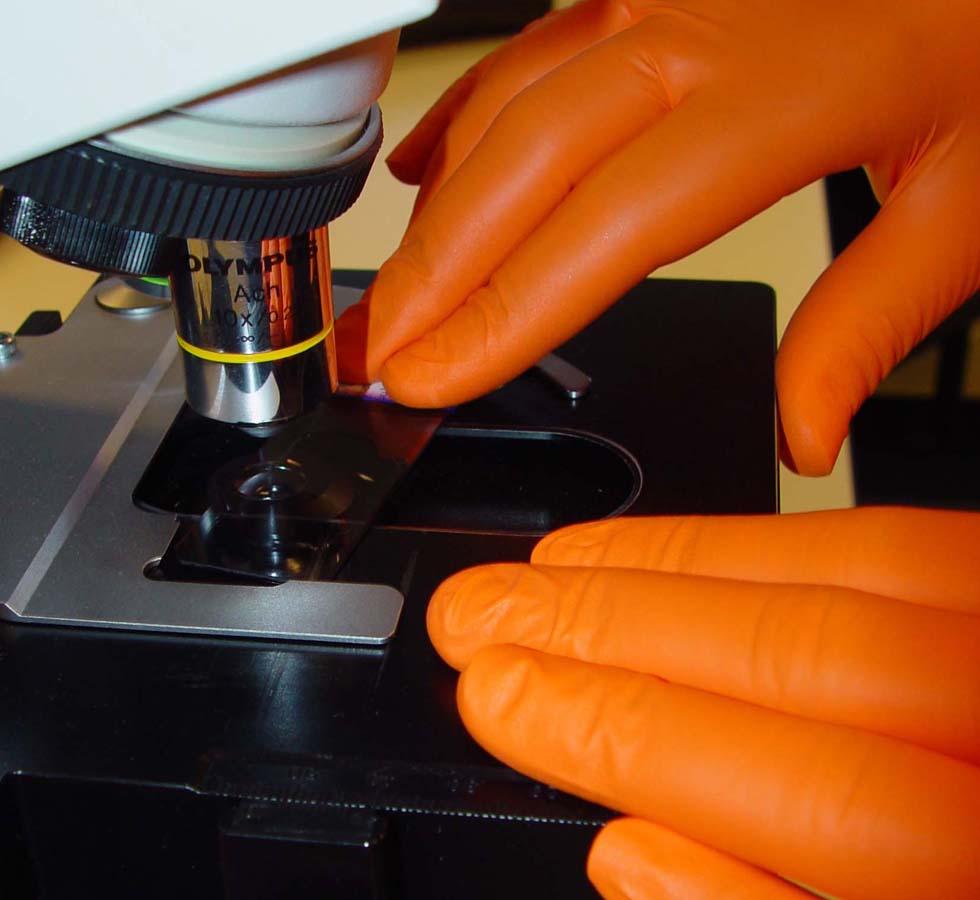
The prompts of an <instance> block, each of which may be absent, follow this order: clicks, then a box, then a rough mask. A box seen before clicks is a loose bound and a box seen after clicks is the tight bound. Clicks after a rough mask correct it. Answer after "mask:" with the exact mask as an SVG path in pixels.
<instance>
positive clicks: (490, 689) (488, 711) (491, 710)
mask: <svg viewBox="0 0 980 900" xmlns="http://www.w3.org/2000/svg"><path fill="white" fill-rule="evenodd" d="M537 656H538V654H535V653H534V652H533V651H531V650H524V649H522V648H520V647H513V646H510V645H508V644H497V645H493V646H490V647H484V648H483V649H481V650H480V651H479V652H478V653H476V654H475V655H474V657H473V658H472V659H471V660H470V663H469V665H468V666H467V667H466V668H465V669H464V670H463V673H462V675H460V677H459V683H458V684H457V687H456V705H457V707H458V709H459V714H460V717H461V718H462V720H463V724H464V725H466V728H467V730H468V731H469V732H470V734H471V735H473V737H474V738H475V739H476V740H477V741H478V742H479V743H480V744H481V745H482V746H483V747H485V748H486V749H487V750H489V751H490V752H491V753H493V754H494V755H495V756H498V757H500V758H502V759H504V761H505V762H506V761H508V757H512V756H513V754H512V753H510V752H508V750H509V749H512V743H513V739H514V735H515V734H517V735H520V733H522V732H523V730H524V728H525V727H528V728H533V727H534V723H533V722H525V721H524V719H525V717H524V716H522V715H521V705H522V703H523V700H524V698H525V697H526V696H527V693H528V685H529V683H530V682H531V681H532V680H533V679H534V670H535V668H536V666H537V659H536V657H537Z"/></svg>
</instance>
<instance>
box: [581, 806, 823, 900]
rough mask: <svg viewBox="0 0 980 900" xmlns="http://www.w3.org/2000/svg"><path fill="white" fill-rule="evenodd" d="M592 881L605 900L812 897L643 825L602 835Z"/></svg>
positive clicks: (621, 825) (615, 827)
mask: <svg viewBox="0 0 980 900" xmlns="http://www.w3.org/2000/svg"><path fill="white" fill-rule="evenodd" d="M588 875H589V880H590V881H591V882H592V884H594V885H595V887H596V890H598V891H599V893H600V894H602V896H603V897H604V898H605V900H649V898H654V897H656V898H657V900H716V898H718V897H725V898H726V900H750V898H751V900H804V898H807V897H810V896H811V895H810V894H808V893H806V892H805V891H801V890H798V889H797V888H795V887H793V886H792V885H791V884H789V882H786V881H784V880H783V879H782V878H779V877H777V876H775V875H772V874H770V873H768V872H765V871H763V870H762V869H758V868H756V867H755V866H752V865H749V864H748V863H744V862H742V861H741V860H738V859H735V858H734V857H732V856H729V855H728V854H726V853H720V852H719V851H717V850H713V849H711V848H710V847H706V846H705V845H704V844H699V843H698V842H697V841H692V840H690V839H689V838H686V837H683V836H682V835H680V834H677V833H676V832H674V831H670V830H669V829H667V828H662V827H661V826H660V825H655V824H654V823H653V822H647V821H645V820H643V819H629V818H627V819H616V820H614V821H612V822H610V823H609V824H608V825H607V826H606V827H605V828H603V829H602V831H600V832H599V834H598V836H597V837H596V839H595V841H594V842H593V844H592V850H591V851H590V853H589V862H588Z"/></svg>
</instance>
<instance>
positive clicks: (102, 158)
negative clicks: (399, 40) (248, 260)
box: [0, 106, 381, 275]
mask: <svg viewBox="0 0 980 900" xmlns="http://www.w3.org/2000/svg"><path fill="white" fill-rule="evenodd" d="M361 143H363V144H364V146H363V150H362V151H361V152H358V153H356V154H355V155H354V156H353V157H352V158H350V159H348V160H347V161H346V162H344V163H342V164H341V165H337V166H332V167H328V168H324V169H322V170H317V171H312V172H303V173H300V174H295V175H283V176H278V175H266V174H242V173H234V174H228V173H223V172H214V171H210V170H200V169H193V168H184V167H181V166H179V165H167V164H163V163H158V162H151V161H148V160H144V159H139V158H136V157H131V156H126V155H124V154H121V153H115V152H113V151H111V150H106V149H104V148H102V147H99V146H95V145H93V144H87V143H82V144H74V145H72V146H70V147H65V148H64V149H62V150H58V151H56V152H54V153H49V154H47V155H45V156H41V157H38V158H36V159H32V160H29V161H28V162H26V163H23V164H21V165H19V166H15V167H13V168H11V169H7V170H5V171H3V172H0V184H2V185H3V197H2V200H0V230H3V231H4V232H5V233H6V234H9V235H10V236H11V237H13V238H14V239H15V240H17V241H19V242H20V243H22V244H24V245H25V246H27V247H30V248H31V249H33V250H37V251H38V252H40V253H43V254H45V255H46V256H51V257H54V258H56V259H60V260H63V261H65V262H71V263H74V264H76V265H80V266H83V267H85V268H91V269H96V270H99V271H111V272H122V273H127V274H132V275H166V274H167V272H168V271H169V266H170V257H171V254H172V248H171V240H170V239H173V238H184V239H186V238H204V239H213V240H229V241H251V240H261V239H264V238H273V237H286V236H289V235H297V234H303V233H305V232H307V231H310V230H312V229H314V228H319V227H320V226H321V225H326V224H327V223H328V222H330V221H332V220H333V219H335V218H337V216H339V215H340V214H341V213H343V212H345V211H346V210H347V209H348V208H349V207H350V206H351V205H352V204H353V203H354V201H355V200H356V199H357V197H358V196H359V195H360V193H361V190H362V189H363V187H364V182H365V180H366V179H367V176H368V172H369V171H370V169H371V165H372V163H373V162H374V158H375V156H377V153H378V149H379V148H380V146H381V127H380V112H379V110H378V108H377V107H376V106H375V107H374V108H373V109H372V110H371V113H370V115H369V120H368V129H367V131H366V132H365V136H364V137H362V139H361Z"/></svg>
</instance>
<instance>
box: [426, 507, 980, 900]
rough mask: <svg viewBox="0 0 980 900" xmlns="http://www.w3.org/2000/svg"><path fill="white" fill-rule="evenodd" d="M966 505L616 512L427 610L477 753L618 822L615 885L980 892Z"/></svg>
mask: <svg viewBox="0 0 980 900" xmlns="http://www.w3.org/2000/svg"><path fill="white" fill-rule="evenodd" d="M978 547H980V515H976V514H970V513H956V512H935V511H925V510H911V509H908V510H902V509H870V508H869V509H857V510H847V511H839V512H829V513H809V514H800V515H792V516H781V517H775V516H773V517H765V516H760V517H724V518H662V519H618V520H617V519H614V520H608V521H605V522H599V523H594V524H587V525H580V526H573V527H571V528H567V529H564V530H562V531H558V532H556V533H555V534H553V535H551V536H549V537H547V538H545V539H544V540H543V541H542V542H541V543H540V544H538V546H537V548H536V549H535V551H534V554H533V556H532V559H531V564H530V565H496V566H484V567H479V568H476V569H472V570H468V571H465V572H462V573H460V574H458V575H456V576H454V577H453V578H450V579H449V580H448V581H447V582H445V583H444V584H443V585H442V586H441V587H440V588H439V590H438V591H437V593H436V595H435V596H434V598H433V600H432V604H431V606H430V609H429V617H428V623H429V633H430V636H431V637H432V640H433V643H434V644H435V646H436V648H437V650H438V651H439V653H440V654H441V655H442V656H443V658H444V659H445V660H446V661H447V662H449V663H450V664H451V665H453V666H455V667H456V668H459V669H462V670H463V675H462V677H461V678H460V681H459V689H458V702H459V709H460V713H461V714H462V717H463V720H464V722H465V723H466V726H467V728H468V729H469V730H470V732H471V733H472V734H473V736H474V737H475V738H476V739H477V740H478V741H479V742H480V743H481V744H482V745H483V746H484V747H486V749H487V750H489V751H490V752H491V753H493V754H494V755H495V756H497V757H499V758H500V759H501V760H503V761H504V762H506V763H507V764H509V765H511V766H513V767H514V768H516V769H518V770H520V771H521V772H524V773H526V774H527V775H530V776H532V777H534V778H537V779H540V780H542V781H545V782H547V783H549V784H552V785H555V786H557V787H560V788H563V789H564V790H567V791H571V792H573V793H575V794H579V795H581V796H583V797H586V798H588V799H591V800H595V801H597V802H599V803H603V804H605V805H607V806H610V807H612V808H614V809H617V810H621V811H622V812H625V813H627V814H628V815H629V816H631V817H632V818H628V819H625V820H619V821H617V822H613V823H612V824H611V825H609V826H607V827H606V828H605V829H604V830H603V831H602V832H601V833H600V834H599V836H598V838H597V839H596V842H595V845H594V846H593V849H592V852H591V855H590V859H589V874H590V877H591V878H592V880H593V881H594V883H595V884H596V885H597V886H598V887H599V889H600V890H601V891H602V893H603V894H604V896H606V897H608V898H612V897H616V898H625V897H629V898H641V897H642V898H648V897H676V898H685V900H688V898H700V897H704V898H716V897H720V896H724V897H773V898H777V897H784V898H790V897H799V896H803V894H802V893H801V892H800V891H798V890H797V889H796V888H795V887H792V886H790V885H789V884H788V883H787V882H786V881H783V880H782V878H779V877H777V876H776V875H774V874H772V873H778V874H779V875H780V876H784V877H786V878H789V879H793V880H794V881H798V882H801V883H803V884H806V885H809V886H812V887H814V888H817V889H819V890H821V891H825V892H828V893H830V894H833V895H835V896H838V897H846V898H879V897H880V898H889V900H896V898H905V897H908V898H917V900H921V898H924V897H937V898H945V900H948V898H957V897H980V852H978V848H980V552H978Z"/></svg>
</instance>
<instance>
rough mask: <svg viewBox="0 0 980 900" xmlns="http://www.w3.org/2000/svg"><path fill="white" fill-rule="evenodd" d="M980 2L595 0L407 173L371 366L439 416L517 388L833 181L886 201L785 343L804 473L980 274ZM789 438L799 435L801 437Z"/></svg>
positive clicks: (493, 71) (462, 89)
mask: <svg viewBox="0 0 980 900" xmlns="http://www.w3.org/2000/svg"><path fill="white" fill-rule="evenodd" d="M978 45H980V6H978V4H977V3H976V0H943V2H921V0H894V2H890V3H882V2H881V0H825V2H819V3H815V2H812V0H679V2H672V3H668V2H655V0H585V2H583V3H580V4H578V5H577V6H574V7H571V8H569V9H567V10H562V11H560V12H558V13H555V14H552V15H551V16H548V17H546V18H544V19H543V20H541V21H539V22H538V23H536V24H535V25H533V26H532V27H530V28H529V29H528V30H527V31H526V32H524V33H523V34H521V35H519V36H518V37H516V38H515V39H513V40H512V41H510V42H509V43H507V44H505V45H504V46H503V47H501V48H500V49H498V50H497V51H495V52H494V53H492V54H491V55H490V56H489V57H487V58H486V59H484V60H483V61H482V62H481V63H479V64H478V65H477V66H476V67H475V68H474V69H472V70H471V71H470V72H468V73H467V74H466V75H465V76H463V78H462V79H461V80H460V81H459V82H457V83H456V84H455V85H453V87H451V88H450V89H449V90H448V91H447V93H446V94H445V95H444V96H443V98H442V99H441V100H440V101H439V102H438V103H437V104H436V105H435V107H433V109H432V110H431V111H430V112H429V113H428V114H427V115H426V116H425V118H424V119H423V120H422V121H421V122H420V123H419V125H418V126H417V127H416V129H415V130H414V131H413V132H412V133H411V134H410V135H409V136H408V138H406V140H405V141H404V142H403V143H402V144H401V145H400V146H399V147H398V148H397V149H396V150H395V152H394V153H393V154H392V155H391V157H390V159H389V165H390V167H391V169H392V171H393V172H394V173H395V175H396V176H398V177H399V178H401V179H402V180H403V181H407V182H411V183H415V184H420V185H421V188H420V192H419V200H418V205H417V209H416V213H417V215H416V216H415V217H414V220H413V222H412V223H411V225H410V227H409V228H408V231H407V233H406V234H405V237H404V239H403V241H402V244H401V246H400V247H399V249H398V251H397V252H396V253H395V254H394V256H393V257H392V258H391V259H390V260H389V261H388V262H387V263H386V264H385V265H384V266H383V267H382V269H381V272H380V274H379V276H378V278H377V281H376V282H375V284H374V286H373V288H372V289H371V290H370V291H369V295H368V298H367V299H366V301H365V302H364V303H363V304H362V305H360V306H358V307H354V308H353V309H352V310H351V311H349V312H348V313H347V315H345V316H344V317H343V318H342V319H341V320H340V324H339V327H338V337H339V341H340V347H341V360H342V364H343V366H344V370H343V372H342V374H343V377H344V378H345V380H348V381H364V380H374V379H377V378H378V377H380V378H382V379H383V380H384V383H385V385H386V387H387V389H388V391H389V393H390V394H391V396H392V397H394V398H395V399H397V400H400V401H401V402H403V403H407V404H409V405H413V406H440V405H447V404H453V403H456V402H460V401H463V400H466V399H469V398H472V397H474V396H476V395H478V394H480V393H483V392H485V391H487V390H490V389H492V388H495V387H497V386H499V385H500V384H502V383H503V382H504V381H506V380H508V379H510V378H511V377H513V376H514V375H516V374H518V373H519V372H521V371H522V370H524V369H525V368H527V367H528V366H530V365H531V364H533V363H534V362H535V361H536V360H537V359H539V358H540V357H541V356H542V355H544V354H545V353H546V352H547V351H549V350H550V349H552V348H554V347H555V346H557V345H558V344H559V343H561V342H563V341H565V340H566V339H568V338H569V337H571V336H572V335H573V334H574V333H576V332H577V331H578V330H580V329H581V328H582V327H583V326H584V325H586V324H587V323H588V322H590V321H591V320H592V319H593V318H595V317H596V316H597V315H598V314H599V313H601V312H602V311H603V310H604V309H605V308H606V307H608V306H609V305H610V304H611V303H612V302H614V301H615V299H616V298H617V297H619V296H621V295H622V294H623V292H624V291H626V290H627V289H628V288H629V287H631V286H632V285H633V284H635V283H636V282H637V281H639V280H640V279H642V278H643V277H645V276H646V275H647V274H648V273H650V272H651V271H653V270H655V269H656V268H657V267H658V266H661V265H663V264H665V263H667V262H670V261H672V260H675V259H678V258H680V257H683V256H685V255H687V254H688V253H690V252H692V251H693V250H695V249H697V248H698V247H701V246H702V245H704V244H706V243H708V242H709V241H711V240H712V239H714V238H716V237H718V236H719V235H721V234H724V233H725V232H727V231H728V230H730V229H731V228H733V227H735V226H736V225H738V224H739V223H741V222H742V221H744V220H746V219H748V218H749V217H751V216H752V215H754V214H755V213H757V212H759V211H761V210H763V209H765V208H766V207H768V206H770V205H771V204H772V203H774V202H775V201H776V200H778V199H779V198H781V197H783V196H784V195H786V194H788V193H790V192H792V191H795V190H797V189H798V188H800V187H803V186H804V185H806V184H808V183H809V182H812V181H814V180H815V179H817V178H819V177H820V176H822V175H825V174H827V173H830V172H835V171H841V170H844V169H849V168H852V167H855V166H859V165H864V166H865V167H866V168H867V170H868V172H869V175H870V177H871V181H872V184H873V186H874V189H875V191H876V193H877V195H878V197H879V198H880V199H881V200H882V201H883V203H884V207H883V209H882V212H881V214H880V215H879V216H878V217H877V218H876V219H875V221H874V223H873V224H872V225H870V226H869V227H868V228H867V229H866V230H865V232H864V233H863V234H862V235H861V236H860V237H859V238H858V239H857V240H856V241H855V242H854V243H853V244H852V245H851V247H850V248H848V250H847V252H846V253H844V254H843V255H842V256H841V257H839V258H838V259H837V260H836V261H835V262H834V264H833V265H832V266H831V267H830V268H829V269H828V270H827V272H825V273H824V275H823V276H822V277H821V278H820V279H819V281H818V282H817V283H816V284H815V285H814V286H813V288H812V290H811V291H810V293H809V295H808V296H807V298H806V299H805V301H804V303H803V305H802V306H801V307H800V309H799V312H798V313H797V314H796V316H795V318H794V319H793V321H792V323H791V325H790V326H789V329H788V330H787V332H786V335H785V337H784V339H783V343H782V348H781V351H780V353H779V358H778V362H777V387H778V393H779V402H780V410H781V418H782V427H783V432H784V435H785V438H786V445H787V447H788V451H789V454H788V455H789V458H788V459H787V461H788V462H789V463H790V464H791V465H794V466H795V467H796V468H797V469H798V470H799V471H800V472H802V473H804V474H822V473H826V472H828V471H829V470H830V468H831V467H832V465H833V462H834V460H835V458H836V456H837V453H838V450H839V448H840V445H841V442H842V440H843V438H844V436H845V434H846V432H847V428H848V424H849V422H850V419H851V416H852V415H853V413H854V412H855V411H856V410H857V408H858V407H859V406H860V404H861V402H862V401H863V400H864V399H865V398H866V397H867V396H868V394H869V393H870V392H871V391H873V390H874V388H875V387H876V386H877V384H878V383H879V382H880V381H881V380H882V378H883V377H884V376H885V375H886V374H887V373H888V371H889V370H890V369H891V368H892V367H893V366H894V365H895V364H896V363H897V361H899V360H900V359H901V358H902V357H903V356H904V355H905V354H906V353H907V352H908V351H909V350H910V349H911V347H912V346H913V345H914V344H916V343H917V342H918V341H919V340H920V339H921V338H922V337H924V336H925V335H926V334H927V333H928V332H929V331H930V330H931V329H932V328H933V327H934V326H935V325H936V324H937V323H938V322H940V321H941V320H942V319H943V318H945V317H946V316H947V315H948V314H949V313H950V312H951V311H952V310H953V309H954V308H955V307H956V306H957V305H958V304H960V303H961V302H962V301H963V300H964V299H965V298H966V297H968V296H969V295H970V294H972V293H973V292H974V291H975V290H977V288H978V286H980V240H978V238H977V235H978V234H980V203H978V202H977V197H978V196H980V166H978V164H977V161H978V160H980V53H977V49H976V48H977V46H978ZM784 450H785V448H784Z"/></svg>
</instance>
